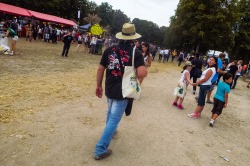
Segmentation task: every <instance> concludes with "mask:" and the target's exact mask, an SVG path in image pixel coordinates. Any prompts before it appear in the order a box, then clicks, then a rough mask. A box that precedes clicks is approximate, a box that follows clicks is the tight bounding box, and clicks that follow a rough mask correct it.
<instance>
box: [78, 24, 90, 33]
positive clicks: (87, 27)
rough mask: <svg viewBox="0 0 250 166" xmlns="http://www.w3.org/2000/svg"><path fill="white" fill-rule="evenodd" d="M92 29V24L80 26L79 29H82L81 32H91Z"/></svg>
mask: <svg viewBox="0 0 250 166" xmlns="http://www.w3.org/2000/svg"><path fill="white" fill-rule="evenodd" d="M90 27H91V24H90V23H89V24H86V25H82V26H79V27H78V28H79V29H80V30H86V31H87V30H89V28H90Z"/></svg>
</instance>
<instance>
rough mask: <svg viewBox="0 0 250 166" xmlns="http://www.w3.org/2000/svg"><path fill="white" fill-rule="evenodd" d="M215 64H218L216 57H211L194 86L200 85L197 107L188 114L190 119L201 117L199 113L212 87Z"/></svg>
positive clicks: (215, 69)
mask: <svg viewBox="0 0 250 166" xmlns="http://www.w3.org/2000/svg"><path fill="white" fill-rule="evenodd" d="M217 63H218V59H217V58H216V57H211V58H210V60H209V62H208V68H207V69H206V70H204V71H203V72H202V75H201V78H200V80H199V81H198V82H197V83H196V85H200V92H199V98H198V105H197V107H196V109H195V111H194V113H191V114H188V116H189V117H190V118H196V119H197V118H200V116H201V112H202V110H203V109H204V106H205V100H206V95H207V92H208V91H209V89H210V88H211V85H212V82H211V80H212V79H213V77H214V75H215V74H216V71H217ZM194 85H195V84H194Z"/></svg>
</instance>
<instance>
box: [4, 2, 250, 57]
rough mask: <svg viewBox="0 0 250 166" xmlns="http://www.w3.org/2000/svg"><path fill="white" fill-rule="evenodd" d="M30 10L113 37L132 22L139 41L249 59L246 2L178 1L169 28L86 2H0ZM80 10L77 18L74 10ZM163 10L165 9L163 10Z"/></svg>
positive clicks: (248, 10)
mask: <svg viewBox="0 0 250 166" xmlns="http://www.w3.org/2000/svg"><path fill="white" fill-rule="evenodd" d="M1 2H3V3H7V4H12V5H16V6H20V7H23V8H27V9H30V10H34V11H38V12H42V13H47V14H52V15H56V16H60V17H63V18H67V19H72V20H77V21H79V22H80V24H85V23H89V22H91V23H92V24H94V23H98V22H99V23H100V25H101V26H103V27H104V28H105V29H106V32H107V33H109V34H113V35H114V34H116V33H117V32H119V31H120V30H121V28H122V25H123V24H124V23H125V22H129V21H130V22H133V23H134V24H135V25H136V30H137V32H138V33H140V34H141V35H142V38H141V40H142V41H148V42H151V43H155V44H157V45H160V46H164V47H168V48H172V49H174V48H176V49H179V50H181V49H185V50H186V51H196V52H203V53H205V52H206V51H207V50H208V49H214V50H221V51H223V50H226V51H228V52H232V53H233V55H237V56H240V57H241V58H243V59H245V60H249V59H250V58H249V57H250V34H249V33H250V31H249V28H250V15H249V14H250V7H249V0H209V1H208V0H180V1H179V4H178V6H177V9H176V13H175V15H174V16H172V17H171V18H170V20H171V21H170V22H171V23H170V26H169V27H164V26H163V27H159V26H158V25H157V24H155V23H153V22H151V21H147V20H141V19H139V18H135V19H133V20H130V18H129V17H128V16H127V15H126V14H124V13H123V12H122V11H120V10H114V9H113V8H112V6H111V5H110V4H108V3H107V2H103V3H102V4H101V5H99V6H98V5H97V4H96V3H95V2H92V1H89V0H43V1H37V0H15V1H9V0H1ZM78 10H80V11H81V16H80V19H79V20H78V18H77V11H78ZM166 10H167V9H166ZM91 19H92V20H91Z"/></svg>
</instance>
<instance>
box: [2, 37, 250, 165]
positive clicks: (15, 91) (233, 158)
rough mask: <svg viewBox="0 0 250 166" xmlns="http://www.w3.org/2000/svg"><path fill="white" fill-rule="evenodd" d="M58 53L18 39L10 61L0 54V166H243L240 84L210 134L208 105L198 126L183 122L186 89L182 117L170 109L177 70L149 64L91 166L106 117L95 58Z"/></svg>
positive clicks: (189, 104)
mask: <svg viewBox="0 0 250 166" xmlns="http://www.w3.org/2000/svg"><path fill="white" fill-rule="evenodd" d="M62 47H63V46H62V43H58V44H51V43H44V42H38V41H37V42H34V41H33V42H27V41H25V40H24V39H21V40H19V41H18V47H17V48H18V52H17V55H15V56H8V55H3V53H0V69H1V72H0V165H2V166H32V165H39V166H47V165H53V166H54V165H55V166H57V165H61V166H69V165H72V166H78V165H89V166H98V165H109V166H110V165H119V166H120V165H124V166H128V165H131V166H137V165H143V166H160V165H162V166H166V165H171V166H211V165H213V166H223V165H229V166H247V165H249V163H250V157H249V156H250V121H249V118H250V115H249V111H250V109H249V99H250V93H249V92H250V89H248V88H246V83H245V82H244V81H242V80H243V79H242V80H241V79H240V80H239V83H238V85H237V87H236V89H235V90H232V91H231V93H230V95H229V101H230V102H229V104H228V108H227V109H225V110H224V112H223V113H222V115H221V117H220V118H219V119H218V121H217V122H216V123H215V127H214V128H211V127H210V126H209V120H210V110H211V108H212V105H206V106H205V110H204V112H203V114H202V118H201V119H190V118H188V117H187V113H190V112H192V111H193V110H194V109H195V107H196V102H195V100H194V95H193V94H192V90H191V87H189V89H188V93H187V96H186V99H185V101H184V107H185V109H184V110H178V109H177V108H175V107H173V106H172V105H171V104H172V102H173V99H174V96H173V89H174V87H175V85H176V83H177V81H178V79H179V77H180V76H181V73H180V71H181V68H179V67H177V63H176V62H174V63H171V62H168V63H166V64H163V63H158V62H157V61H154V62H153V64H152V67H151V68H150V69H149V73H148V77H147V78H146V79H145V80H144V82H143V85H142V90H143V91H142V95H141V98H140V99H139V100H137V101H135V102H134V106H133V111H132V114H131V116H128V117H126V116H124V117H123V119H122V121H121V123H120V125H119V128H118V134H117V135H116V137H115V138H114V139H113V140H112V142H111V145H110V148H111V149H112V150H113V154H112V156H110V157H109V158H107V159H104V160H102V161H95V160H94V159H93V151H94V147H95V144H96V143H97V141H98V139H99V138H100V136H101V134H102V131H103V128H104V127H105V117H106V110H107V104H106V98H105V96H104V97H103V98H102V99H99V98H97V97H95V85H96V83H95V79H96V78H95V76H96V70H97V66H98V63H99V61H100V58H101V56H100V55H90V54H86V53H83V48H81V49H82V50H80V53H77V52H76V44H73V45H72V46H71V49H70V54H69V57H68V58H63V57H61V56H60V55H61V51H62ZM156 58H158V57H156ZM222 157H226V158H227V159H228V160H229V161H226V160H224V159H223V158H222ZM247 163H248V164H247Z"/></svg>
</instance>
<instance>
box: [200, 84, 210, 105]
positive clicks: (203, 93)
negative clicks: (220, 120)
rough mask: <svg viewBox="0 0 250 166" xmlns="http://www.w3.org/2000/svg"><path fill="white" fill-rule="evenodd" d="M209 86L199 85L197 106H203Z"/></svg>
mask: <svg viewBox="0 0 250 166" xmlns="http://www.w3.org/2000/svg"><path fill="white" fill-rule="evenodd" d="M210 88H211V85H200V91H199V99H198V106H204V105H205V101H206V96H207V92H208V91H209V89H210Z"/></svg>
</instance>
